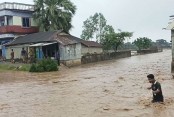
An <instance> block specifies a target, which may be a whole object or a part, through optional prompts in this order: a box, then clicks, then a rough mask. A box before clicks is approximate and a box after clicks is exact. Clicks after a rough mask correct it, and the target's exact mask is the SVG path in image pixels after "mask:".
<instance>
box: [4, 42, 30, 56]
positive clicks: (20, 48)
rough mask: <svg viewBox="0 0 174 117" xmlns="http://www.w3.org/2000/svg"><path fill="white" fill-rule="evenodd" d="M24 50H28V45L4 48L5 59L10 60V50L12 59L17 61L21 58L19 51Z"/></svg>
mask: <svg viewBox="0 0 174 117" xmlns="http://www.w3.org/2000/svg"><path fill="white" fill-rule="evenodd" d="M22 48H24V49H25V50H28V45H18V46H10V47H6V48H5V49H6V59H10V53H11V49H13V51H14V58H15V59H19V58H21V50H22Z"/></svg>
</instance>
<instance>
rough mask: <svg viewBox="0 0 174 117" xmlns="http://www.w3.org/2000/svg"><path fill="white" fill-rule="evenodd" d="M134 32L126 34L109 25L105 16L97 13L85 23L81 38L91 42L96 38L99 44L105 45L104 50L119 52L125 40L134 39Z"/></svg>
mask: <svg viewBox="0 0 174 117" xmlns="http://www.w3.org/2000/svg"><path fill="white" fill-rule="evenodd" d="M132 35H133V33H132V32H124V31H121V30H118V32H115V31H114V28H113V27H112V26H110V25H107V21H106V19H105V17H104V16H103V14H101V13H96V14H94V16H90V17H89V18H88V19H87V20H86V21H84V26H83V31H82V35H81V38H82V39H84V40H90V39H92V38H94V36H96V37H95V38H96V40H97V42H99V43H101V44H102V45H103V49H104V50H109V49H114V50H115V51H117V49H118V47H119V46H120V45H122V44H123V42H124V40H125V39H126V38H127V39H129V38H130V37H132Z"/></svg>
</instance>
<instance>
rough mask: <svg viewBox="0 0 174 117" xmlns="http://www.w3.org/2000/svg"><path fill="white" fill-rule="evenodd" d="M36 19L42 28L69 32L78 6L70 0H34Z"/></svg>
mask: <svg viewBox="0 0 174 117" xmlns="http://www.w3.org/2000/svg"><path fill="white" fill-rule="evenodd" d="M34 4H35V12H34V20H35V21H36V23H37V24H38V26H39V27H40V29H41V30H43V31H49V30H60V29H63V30H65V31H67V32H69V30H70V29H71V28H72V25H71V20H72V16H73V15H74V14H75V11H76V6H75V5H74V4H73V3H72V2H71V1H70V0H34Z"/></svg>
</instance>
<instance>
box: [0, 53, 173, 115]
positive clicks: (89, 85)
mask: <svg viewBox="0 0 174 117" xmlns="http://www.w3.org/2000/svg"><path fill="white" fill-rule="evenodd" d="M170 65H171V50H164V51H163V52H160V53H155V54H148V55H139V56H133V57H129V58H123V59H118V60H110V61H104V62H98V63H92V64H86V65H82V66H78V67H73V68H66V67H64V66H62V67H61V68H60V71H58V72H51V73H37V74H36V73H34V74H33V73H32V74H31V73H27V72H0V117H174V111H173V110H174V91H173V90H174V79H173V77H172V75H171V73H170V72H171V71H170V69H171V66H170ZM149 73H153V74H154V75H155V77H156V79H157V80H158V81H159V82H160V83H161V85H162V90H163V95H164V98H165V102H164V104H159V103H156V104H152V103H150V102H151V100H152V93H151V91H150V90H147V87H149V86H150V84H149V83H148V81H147V78H146V76H147V75H148V74H149Z"/></svg>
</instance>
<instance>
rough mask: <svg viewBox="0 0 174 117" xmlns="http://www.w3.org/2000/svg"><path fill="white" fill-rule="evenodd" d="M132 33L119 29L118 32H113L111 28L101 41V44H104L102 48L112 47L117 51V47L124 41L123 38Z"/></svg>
mask: <svg viewBox="0 0 174 117" xmlns="http://www.w3.org/2000/svg"><path fill="white" fill-rule="evenodd" d="M110 29H112V28H110ZM132 35H133V33H132V32H123V31H119V32H118V33H115V32H114V30H113V31H110V33H107V34H106V35H105V39H104V40H103V41H102V44H103V46H104V47H105V46H106V47H105V48H104V49H111V48H112V49H114V51H117V49H118V47H119V46H120V45H122V44H123V43H124V40H125V39H126V38H128V37H129V38H130V37H131V36H132Z"/></svg>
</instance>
